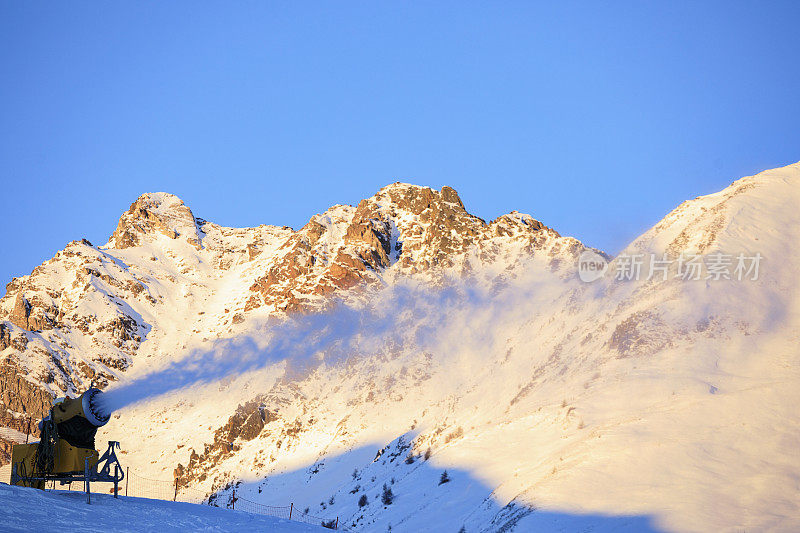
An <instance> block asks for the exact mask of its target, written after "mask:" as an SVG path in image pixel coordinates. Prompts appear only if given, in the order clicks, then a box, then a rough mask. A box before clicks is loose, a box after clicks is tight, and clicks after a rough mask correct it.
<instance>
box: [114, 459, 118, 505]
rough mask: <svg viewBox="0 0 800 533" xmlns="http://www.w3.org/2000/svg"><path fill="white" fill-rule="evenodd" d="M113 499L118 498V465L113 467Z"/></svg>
mask: <svg viewBox="0 0 800 533" xmlns="http://www.w3.org/2000/svg"><path fill="white" fill-rule="evenodd" d="M114 497H115V498H119V465H118V464H115V465H114Z"/></svg>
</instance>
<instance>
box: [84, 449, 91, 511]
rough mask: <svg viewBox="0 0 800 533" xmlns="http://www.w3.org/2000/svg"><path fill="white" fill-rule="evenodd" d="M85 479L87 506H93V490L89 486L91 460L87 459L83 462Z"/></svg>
mask: <svg viewBox="0 0 800 533" xmlns="http://www.w3.org/2000/svg"><path fill="white" fill-rule="evenodd" d="M83 478H84V487H85V488H86V504H87V505H91V503H92V489H91V487H90V486H89V458H88V457H86V458H85V459H84V460H83Z"/></svg>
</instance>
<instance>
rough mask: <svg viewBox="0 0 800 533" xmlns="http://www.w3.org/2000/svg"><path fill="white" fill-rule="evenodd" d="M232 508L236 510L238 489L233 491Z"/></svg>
mask: <svg viewBox="0 0 800 533" xmlns="http://www.w3.org/2000/svg"><path fill="white" fill-rule="evenodd" d="M231 507H232V508H233V509H236V489H235V488H234V489H233V498H232V499H231Z"/></svg>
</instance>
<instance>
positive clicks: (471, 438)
mask: <svg viewBox="0 0 800 533" xmlns="http://www.w3.org/2000/svg"><path fill="white" fill-rule="evenodd" d="M137 204H139V205H138V206H137ZM137 204H134V206H132V207H131V210H130V211H129V212H128V213H126V215H123V218H122V219H121V220H120V226H119V227H118V228H117V231H116V232H115V234H114V236H112V238H111V240H110V241H109V244H108V245H107V246H106V247H103V248H100V249H98V248H95V247H92V246H90V245H88V244H86V243H73V244H71V245H70V247H68V248H67V250H65V251H64V252H60V254H61V255H59V256H57V257H56V258H55V259H54V260H52V261H51V262H50V263H46V264H45V265H43V266H42V267H38V268H37V270H35V271H34V273H33V274H32V275H31V276H29V277H26V278H21V279H19V278H18V279H15V281H14V282H12V284H11V285H10V286H9V290H8V293H7V295H6V297H5V298H4V299H3V300H0V311H2V313H3V314H2V318H4V319H5V320H7V321H6V322H3V325H4V332H5V333H3V332H0V333H2V335H0V338H5V339H7V340H5V341H4V344H3V345H0V348H3V349H4V351H3V352H2V354H3V356H4V357H5V358H6V361H7V364H9V365H12V364H13V365H17V366H16V368H21V369H22V372H23V373H27V375H28V379H26V380H24V381H25V384H23V385H20V386H31V387H34V388H35V389H36V390H41V389H42V388H49V390H52V391H53V392H58V390H69V391H73V390H75V389H81V388H82V387H84V386H85V385H86V384H87V383H88V380H89V379H92V378H93V379H108V380H122V382H125V383H132V384H134V385H131V386H137V387H140V389H141V390H145V389H146V384H147V383H158V384H159V387H158V390H159V391H161V392H164V393H163V394H160V395H153V396H150V397H147V399H146V400H145V401H142V402H139V403H137V404H134V405H131V406H128V407H125V408H123V409H122V410H120V411H119V412H117V414H116V415H115V417H114V419H112V423H110V424H108V426H106V427H105V428H104V429H103V432H104V436H105V435H107V436H108V437H109V438H115V439H117V440H122V441H123V448H124V449H125V452H126V453H125V454H124V455H123V456H122V457H123V460H124V461H125V462H126V464H130V465H131V467H132V468H135V469H137V470H138V471H141V472H143V473H145V472H146V473H148V474H149V475H150V476H153V477H159V478H162V479H168V478H170V477H172V476H173V475H174V476H175V477H176V478H177V480H178V482H179V484H180V485H181V486H182V487H185V486H191V487H192V488H195V489H200V490H203V491H206V492H207V493H208V494H210V495H212V498H213V499H215V501H217V502H218V503H225V502H226V501H227V500H228V499H229V498H230V496H231V491H230V489H231V487H232V485H233V484H236V485H237V486H238V488H237V493H238V494H241V495H242V496H244V497H246V498H248V499H251V500H254V501H261V502H263V503H267V504H274V505H285V503H286V501H287V498H288V499H289V500H291V501H293V502H294V503H295V505H297V506H298V508H300V509H303V508H304V507H308V508H309V509H310V512H312V513H313V512H316V513H325V514H331V515H338V516H339V517H341V518H343V520H342V522H343V523H345V524H347V525H348V526H349V527H352V528H353V529H363V530H368V531H372V530H378V531H382V530H386V529H387V528H388V526H390V525H391V526H392V530H393V531H417V530H443V529H444V530H453V531H456V530H458V529H459V528H461V527H462V526H463V527H464V529H465V530H466V531H500V530H504V531H509V530H517V531H526V530H531V529H533V528H535V527H544V528H547V529H554V528H558V527H561V528H565V529H573V528H581V529H584V528H592V527H593V528H597V529H603V528H608V529H611V530H618V529H624V528H630V529H634V530H641V529H647V528H653V529H668V530H697V531H705V530H709V529H711V530H714V529H736V528H741V529H765V528H771V529H777V530H792V529H797V528H798V527H800V510H799V509H798V505H799V504H798V502H799V501H800V485H799V484H798V481H797V480H798V479H800V462H798V461H797V452H796V450H797V449H798V446H800V416H799V415H800V413H798V412H797V410H796V407H795V406H796V405H798V401H800V370H798V369H799V368H800V365H799V363H800V349H799V348H798V341H799V340H800V296H799V295H798V291H797V289H796V280H797V277H798V275H800V267H799V266H798V265H800V261H799V260H800V257H798V252H797V251H796V249H795V248H794V246H793V244H794V243H796V242H797V241H798V239H797V238H798V236H800V235H798V232H800V219H799V218H800V214H798V212H797V209H796V206H797V205H800V164H795V165H791V166H788V167H785V168H782V169H776V170H772V171H768V172H764V173H761V174H759V175H756V176H752V177H748V178H743V179H741V180H738V181H736V182H734V183H733V184H732V185H731V186H730V187H728V188H727V189H725V190H724V191H721V192H719V193H716V194H713V195H709V196H706V197H701V198H697V199H695V200H692V201H689V202H685V203H684V204H682V205H681V206H679V207H678V208H677V209H676V210H675V211H673V212H672V213H670V214H668V215H667V216H666V217H665V218H664V219H663V220H662V221H661V222H660V223H659V224H657V225H656V226H655V227H654V228H652V229H651V230H650V231H648V232H646V233H645V234H644V235H642V237H640V238H639V239H637V240H636V241H634V242H633V243H632V244H631V245H630V246H629V247H628V248H627V249H626V250H625V251H624V252H623V253H622V254H620V255H619V256H618V257H617V258H615V259H614V260H613V261H612V262H611V263H610V265H609V270H608V272H607V273H606V276H605V277H603V278H602V279H599V280H597V281H594V282H593V283H584V282H582V281H580V279H579V277H578V275H577V263H578V259H579V257H580V256H581V253H582V252H584V251H585V250H586V248H585V247H584V246H583V245H582V244H581V243H579V242H578V241H576V240H574V239H571V238H568V237H561V236H559V235H558V234H557V233H556V232H555V231H553V230H551V229H549V228H547V227H545V226H543V225H542V224H540V223H539V222H537V221H535V220H534V219H532V218H531V217H529V216H527V215H521V214H519V213H516V212H514V213H511V214H509V215H505V216H503V217H500V218H499V219H497V220H496V221H494V222H492V223H489V224H487V223H485V222H484V221H482V220H480V219H478V218H476V217H473V216H471V215H469V214H468V213H467V211H466V210H465V209H464V207H463V205H462V204H461V201H460V200H459V199H458V196H457V194H456V193H455V191H453V190H452V189H449V188H444V189H442V190H441V191H433V190H431V189H427V188H421V187H416V186H411V185H405V184H395V185H391V186H389V187H386V188H384V189H382V190H381V191H379V192H378V193H377V194H376V195H375V196H373V197H372V198H369V199H367V200H364V201H362V202H361V203H360V204H359V205H358V206H357V207H350V206H335V207H333V208H331V209H330V210H328V211H327V212H326V213H323V214H321V215H316V216H315V217H312V219H311V221H310V222H309V223H308V224H307V225H306V226H305V227H304V228H302V229H301V230H299V231H296V232H294V231H292V230H290V229H288V228H275V227H260V228H250V229H245V230H234V229H230V228H220V227H218V226H214V225H213V224H210V223H208V222H205V221H202V220H200V219H197V218H195V217H194V215H192V214H191V211H189V210H188V208H186V207H185V206H183V203H182V202H180V201H179V200H177V199H175V198H174V197H171V196H168V195H145V196H143V197H142V198H140V199H139V200H138V201H137ZM153 204H155V205H157V206H159V207H152V205H153ZM163 205H166V206H167V207H165V208H162V207H160V206H163ZM148 206H149V207H148ZM143 212H144V213H143ZM67 251H70V253H69V254H67V253H66V252H67ZM695 254H699V255H698V256H697V257H695ZM64 256H66V257H64ZM651 257H652V260H653V261H654V262H655V263H654V265H655V266H657V267H661V268H656V269H655V271H654V275H652V276H650V275H649V274H650V268H649V267H650V266H651V263H650V261H651ZM754 258H757V259H754ZM68 260H70V261H72V262H71V263H70V262H68ZM740 263H741V265H740ZM637 264H638V265H639V268H640V269H641V272H640V275H639V276H638V277H639V279H638V280H637V279H629V278H636V277H637V276H635V275H634V270H635V268H634V267H635V266H636V265H637ZM756 264H757V265H758V272H757V274H758V275H757V276H756V271H755V269H754V266H755V265H756ZM698 265H699V267H700V268H701V269H702V270H700V271H699V274H697V272H698V271H695V270H691V269H693V268H697V267H698ZM86 266H88V267H89V270H96V271H97V272H98V275H95V274H93V273H91V272H90V273H87V269H86V268H85V267H86ZM740 267H741V268H740ZM117 268H118V269H120V270H119V271H117V270H116V269H117ZM724 272H727V278H726V276H725V275H723V274H724ZM687 274H691V275H687ZM695 274H697V275H696V276H695ZM616 278H619V279H616ZM695 278H697V279H695ZM753 278H756V279H753ZM134 283H140V284H141V287H143V288H142V289H133V290H131V289H129V287H130V286H133V284H134ZM69 287H71V288H69ZM70 291H72V292H70ZM125 291H127V292H125ZM137 291H138V292H137ZM20 299H22V303H21V304H20V303H18V302H19V301H20ZM26 302H27V303H26ZM81 306H83V307H81ZM56 309H57V311H56ZM71 313H72V314H71ZM87 315H88V316H92V317H94V319H93V320H83V319H81V318H73V316H75V317H85V316H87ZM122 315H124V316H127V317H132V320H133V322H134V323H135V324H129V325H130V327H126V326H125V325H124V324H125V319H123V318H121V317H122ZM270 317H272V318H271V319H270ZM286 317H288V322H287V321H284V320H285V319H286ZM115 321H116V322H115ZM120 321H121V323H122V324H123V325H122V326H121V327H117V328H116V329H115V328H114V327H113V326H109V325H108V324H112V325H113V324H115V323H119V322H120ZM77 323H81V324H83V323H85V324H86V328H87V330H86V331H83V330H80V329H79V328H78V327H77V326H76V325H74V324H77ZM31 329H34V330H35V329H41V330H42V331H41V332H36V331H30V330H31ZM121 331H125V332H127V333H121ZM3 335H5V336H4V337H3ZM23 337H24V339H25V341H26V342H23V340H22V339H23ZM126 337H127V338H126ZM137 337H138V338H137ZM95 339H96V340H95ZM220 339H222V341H220ZM225 339H229V341H225ZM101 350H102V353H103V356H102V357H104V358H105V359H104V360H103V359H100V355H99V354H100V353H101ZM81 362H83V365H85V366H86V367H88V368H90V369H94V374H93V375H91V377H90V373H89V372H87V373H86V375H85V376H84V375H82V374H80V373H79V372H76V371H75V370H74V369H79V368H83V365H81ZM170 364H172V366H169V365H170ZM59 365H60V367H61V368H59ZM115 365H116V366H115ZM61 369H63V370H64V371H63V372H61ZM209 369H211V370H209ZM244 370H246V371H244ZM46 372H50V373H52V374H53V376H54V377H53V379H50V380H49V381H48V379H47V378H48V374H46ZM147 376H149V378H148V377H147ZM209 378H214V379H209ZM197 380H199V382H196V381H197ZM115 386H116V385H113V384H112V386H111V387H110V389H109V390H110V391H111V390H113V389H114V387H115ZM149 392H152V390H149ZM110 394H111V392H109V395H110ZM11 396H13V395H11ZM4 402H5V399H4ZM9 402H11V403H13V398H10V399H9ZM6 405H10V403H6ZM14 416H15V417H16V418H13V420H23V421H24V420H25V418H24V413H17V414H14ZM9 418H11V417H9ZM13 420H12V421H13ZM5 425H8V426H10V427H15V428H16V429H17V430H20V431H22V430H23V428H22V427H20V423H17V425H16V426H15V425H14V424H11V423H6V424H5ZM126 435H128V436H130V435H136V439H135V441H133V442H131V439H130V438H128V439H126V438H125V436H126ZM126 441H127V444H126ZM444 470H447V472H448V476H449V478H450V481H448V482H445V483H441V484H440V481H441V476H442V473H443V471H444ZM384 486H386V487H387V488H389V489H391V492H392V493H393V496H394V498H393V501H392V502H391V503H390V504H384V503H383V502H382V500H381V497H382V494H383V492H384V488H383V487H384ZM362 496H364V497H365V499H362ZM359 502H361V505H360V504H359Z"/></svg>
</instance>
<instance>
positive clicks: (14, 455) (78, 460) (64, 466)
mask: <svg viewBox="0 0 800 533" xmlns="http://www.w3.org/2000/svg"><path fill="white" fill-rule="evenodd" d="M38 445H39V443H38V442H34V443H31V444H15V445H14V446H13V448H12V449H11V464H12V465H17V475H18V476H21V477H40V476H42V474H43V473H42V472H34V458H35V456H36V448H37V446H38ZM87 458H88V459H89V467H90V468H94V466H95V465H97V462H98V460H99V459H100V455H99V454H98V453H97V450H93V449H91V448H76V447H75V446H70V444H69V443H68V442H66V441H65V440H63V439H60V440H59V441H58V444H57V445H56V455H55V461H54V467H53V471H52V472H47V473H46V474H47V475H56V476H57V475H58V474H69V473H83V471H84V468H85V459H87ZM16 484H17V485H20V486H24V487H35V488H38V489H42V488H44V482H43V481H31V482H25V481H18V482H17V483H16Z"/></svg>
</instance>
